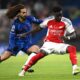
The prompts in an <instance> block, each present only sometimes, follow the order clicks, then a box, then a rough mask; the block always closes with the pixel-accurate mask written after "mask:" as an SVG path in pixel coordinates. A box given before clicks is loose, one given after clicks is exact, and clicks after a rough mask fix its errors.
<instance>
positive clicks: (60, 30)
mask: <svg viewBox="0 0 80 80" xmlns="http://www.w3.org/2000/svg"><path fill="white" fill-rule="evenodd" d="M52 11H53V15H54V16H51V17H49V18H47V19H45V20H44V21H43V22H42V23H41V24H40V27H41V29H42V28H45V27H48V31H47V35H46V38H45V42H44V44H43V46H42V47H41V48H40V51H39V52H38V53H37V54H36V55H35V56H33V57H32V58H31V59H30V61H29V62H28V64H27V65H26V66H25V68H24V69H23V70H22V71H21V72H20V73H19V76H24V74H25V72H26V71H27V70H28V69H29V68H30V67H31V66H32V65H34V64H35V63H36V62H37V61H38V60H40V59H41V58H43V57H45V56H46V55H48V54H50V53H55V52H57V53H66V52H67V53H69V58H70V60H71V63H72V74H73V75H76V74H78V73H80V69H79V67H78V66H77V56H76V47H75V46H72V45H69V44H66V43H64V41H63V38H65V39H71V38H75V37H76V34H75V30H74V28H73V26H72V23H71V21H70V20H69V19H67V18H65V17H63V16H62V9H61V7H59V6H56V7H54V8H53V10H52Z"/></svg>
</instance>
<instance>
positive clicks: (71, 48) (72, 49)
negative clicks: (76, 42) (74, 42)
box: [68, 46, 77, 65]
mask: <svg viewBox="0 0 80 80" xmlns="http://www.w3.org/2000/svg"><path fill="white" fill-rule="evenodd" d="M68 52H69V56H70V60H71V63H72V65H75V64H77V56H76V47H75V46H69V47H68Z"/></svg>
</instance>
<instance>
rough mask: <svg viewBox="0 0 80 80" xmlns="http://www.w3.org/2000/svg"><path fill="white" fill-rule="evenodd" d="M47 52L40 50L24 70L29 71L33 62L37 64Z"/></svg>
mask: <svg viewBox="0 0 80 80" xmlns="http://www.w3.org/2000/svg"><path fill="white" fill-rule="evenodd" d="M44 56H45V54H43V53H41V52H39V53H37V54H36V55H35V56H33V57H32V58H31V59H30V61H29V63H28V64H27V65H26V66H25V68H24V70H25V71H27V70H28V69H29V68H30V67H31V66H32V65H33V64H35V63H36V62H37V61H38V60H39V59H41V58H43V57H44Z"/></svg>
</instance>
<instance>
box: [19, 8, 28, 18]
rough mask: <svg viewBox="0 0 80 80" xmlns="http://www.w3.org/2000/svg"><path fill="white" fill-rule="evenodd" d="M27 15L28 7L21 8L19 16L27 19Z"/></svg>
mask: <svg viewBox="0 0 80 80" xmlns="http://www.w3.org/2000/svg"><path fill="white" fill-rule="evenodd" d="M26 16H27V9H26V8H24V9H21V10H20V13H19V17H20V18H22V19H25V18H26Z"/></svg>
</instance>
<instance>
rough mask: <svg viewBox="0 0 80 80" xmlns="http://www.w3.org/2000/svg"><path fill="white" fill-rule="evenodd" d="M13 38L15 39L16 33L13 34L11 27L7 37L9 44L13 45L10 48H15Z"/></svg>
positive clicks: (13, 26) (13, 28) (13, 29)
mask: <svg viewBox="0 0 80 80" xmlns="http://www.w3.org/2000/svg"><path fill="white" fill-rule="evenodd" d="M15 37H16V33H15V25H14V24H13V25H12V28H11V31H10V35H9V44H13V46H12V47H14V46H15Z"/></svg>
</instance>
